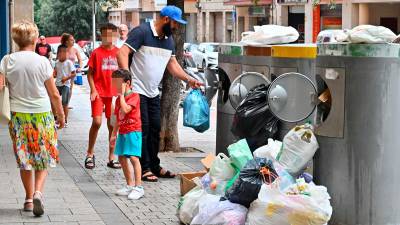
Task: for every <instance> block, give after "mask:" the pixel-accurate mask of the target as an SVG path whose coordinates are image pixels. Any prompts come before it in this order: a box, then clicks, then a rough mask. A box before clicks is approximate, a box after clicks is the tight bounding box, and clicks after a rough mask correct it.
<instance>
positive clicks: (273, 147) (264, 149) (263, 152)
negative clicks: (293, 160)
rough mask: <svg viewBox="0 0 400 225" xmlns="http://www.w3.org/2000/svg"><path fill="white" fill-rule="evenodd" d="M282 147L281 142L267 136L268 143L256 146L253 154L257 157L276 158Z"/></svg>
mask: <svg viewBox="0 0 400 225" xmlns="http://www.w3.org/2000/svg"><path fill="white" fill-rule="evenodd" d="M281 148H282V142H280V141H277V140H273V139H272V138H268V144H267V145H264V146H261V147H259V148H257V149H256V150H255V151H254V152H253V155H254V157H258V158H267V159H276V157H277V156H278V153H279V151H280V150H281Z"/></svg>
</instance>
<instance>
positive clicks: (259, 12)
mask: <svg viewBox="0 0 400 225" xmlns="http://www.w3.org/2000/svg"><path fill="white" fill-rule="evenodd" d="M266 15H267V8H266V7H263V6H250V7H249V16H266Z"/></svg>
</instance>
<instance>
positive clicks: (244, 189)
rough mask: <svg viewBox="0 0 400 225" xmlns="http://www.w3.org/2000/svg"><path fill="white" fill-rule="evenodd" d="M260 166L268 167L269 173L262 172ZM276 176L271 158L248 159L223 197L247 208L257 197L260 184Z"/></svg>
mask: <svg viewBox="0 0 400 225" xmlns="http://www.w3.org/2000/svg"><path fill="white" fill-rule="evenodd" d="M262 168H265V169H268V170H269V173H270V175H265V174H263V173H262V172H261V171H262ZM277 177H278V173H277V172H276V171H275V169H274V166H273V163H272V161H271V160H267V159H265V158H255V159H253V160H250V161H249V162H248V163H247V164H246V166H244V167H243V169H242V170H241V171H240V175H239V178H238V179H237V180H236V181H235V183H234V184H233V186H232V187H231V188H230V189H229V190H227V191H226V194H225V197H226V198H227V199H228V200H229V201H231V202H232V203H237V204H241V205H243V206H245V207H247V208H249V207H250V204H251V203H252V202H253V201H254V200H256V199H257V198H258V193H259V192H260V189H261V185H262V184H263V183H264V182H265V183H268V184H270V183H272V182H274V180H275V179H276V178H277Z"/></svg>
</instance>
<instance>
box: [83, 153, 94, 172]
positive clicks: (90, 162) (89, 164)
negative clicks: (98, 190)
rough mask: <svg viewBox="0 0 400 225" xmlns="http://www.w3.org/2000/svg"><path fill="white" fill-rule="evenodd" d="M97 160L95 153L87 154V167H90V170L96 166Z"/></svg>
mask: <svg viewBox="0 0 400 225" xmlns="http://www.w3.org/2000/svg"><path fill="white" fill-rule="evenodd" d="M95 160H96V157H95V156H94V155H93V156H92V157H90V156H86V159H85V168H86V169H89V170H91V169H93V168H94V167H95V166H96V161H95Z"/></svg>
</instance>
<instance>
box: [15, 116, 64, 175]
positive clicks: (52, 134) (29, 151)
mask: <svg viewBox="0 0 400 225" xmlns="http://www.w3.org/2000/svg"><path fill="white" fill-rule="evenodd" d="M9 131H10V136H11V139H12V142H13V149H14V153H15V157H16V159H17V164H18V167H19V168H20V169H22V170H45V169H47V168H48V167H55V166H56V164H57V162H58V159H59V158H58V150H57V133H56V129H55V122H54V118H53V115H52V114H51V113H50V112H46V113H18V112H12V113H11V120H10V122H9Z"/></svg>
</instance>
